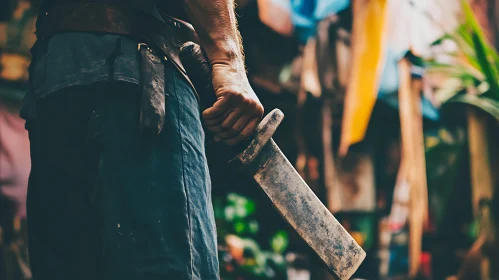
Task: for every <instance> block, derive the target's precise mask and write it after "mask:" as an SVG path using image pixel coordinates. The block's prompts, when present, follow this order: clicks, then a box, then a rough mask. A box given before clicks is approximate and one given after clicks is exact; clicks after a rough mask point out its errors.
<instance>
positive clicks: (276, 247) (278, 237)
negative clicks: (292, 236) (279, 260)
mask: <svg viewBox="0 0 499 280" xmlns="http://www.w3.org/2000/svg"><path fill="white" fill-rule="evenodd" d="M288 245H289V240H288V233H287V232H286V231H284V230H280V231H278V232H277V233H276V234H275V235H274V236H273V237H272V239H271V240H270V247H272V250H273V251H274V252H276V253H279V254H281V253H282V252H284V250H286V248H287V247H288Z"/></svg>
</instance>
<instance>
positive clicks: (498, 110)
mask: <svg viewBox="0 0 499 280" xmlns="http://www.w3.org/2000/svg"><path fill="white" fill-rule="evenodd" d="M446 104H466V105H470V106H473V107H475V108H478V109H479V110H482V111H484V112H486V113H487V114H489V115H490V116H491V117H493V118H494V119H496V120H497V122H499V101H496V100H494V99H491V98H488V97H484V96H482V97H478V96H476V95H473V94H468V93H467V94H460V95H457V96H455V97H453V98H451V99H450V100H449V101H447V102H446Z"/></svg>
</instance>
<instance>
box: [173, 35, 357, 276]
mask: <svg viewBox="0 0 499 280" xmlns="http://www.w3.org/2000/svg"><path fill="white" fill-rule="evenodd" d="M180 60H181V62H182V64H183V66H184V68H185V70H186V72H187V75H188V76H189V79H191V82H192V84H193V85H194V87H195V88H196V91H197V92H198V94H199V97H200V99H201V102H202V103H204V104H205V106H207V107H211V105H213V103H214V102H215V100H216V97H215V94H214V92H213V88H212V84H211V72H210V71H211V66H210V64H209V63H208V61H207V60H206V57H205V55H204V54H203V51H202V49H201V47H200V46H199V45H197V44H195V43H192V42H187V43H185V44H184V45H183V46H182V48H181V49H180ZM283 118H284V114H283V113H282V112H281V111H280V110H279V109H274V110H273V111H272V112H270V113H269V114H268V115H266V116H265V117H264V118H263V120H262V121H261V122H260V124H259V125H258V126H257V128H256V132H255V134H254V135H253V137H252V138H251V139H250V140H249V142H248V143H244V147H239V146H238V147H237V149H239V151H240V152H239V153H238V154H237V155H236V156H235V157H234V158H233V159H232V160H231V163H232V164H234V165H235V166H237V167H238V168H239V169H240V170H242V171H243V172H244V173H245V174H248V175H249V176H251V177H252V178H253V180H254V181H255V182H256V183H257V184H258V185H259V186H260V188H262V190H263V191H264V192H265V194H266V195H267V196H268V197H269V198H270V200H271V202H272V203H273V205H274V206H275V208H277V210H278V212H279V213H280V214H281V215H282V216H283V217H284V219H285V220H286V221H287V222H288V223H289V224H290V225H291V226H292V227H293V228H294V229H295V230H296V232H298V234H299V235H300V236H301V237H302V238H303V239H304V240H305V242H306V243H307V244H308V245H309V246H310V247H311V248H312V250H313V251H314V252H315V253H316V254H317V255H318V256H319V258H320V259H321V260H322V261H323V262H324V263H325V264H326V265H327V267H328V268H329V270H330V272H332V273H333V276H335V277H336V278H338V279H341V280H344V279H350V278H351V277H352V275H353V274H354V273H355V271H356V270H357V269H358V268H359V266H360V264H361V263H362V261H363V260H364V258H365V256H366V253H365V252H364V250H363V249H362V248H361V247H360V246H359V245H358V244H357V243H356V242H355V240H354V239H353V238H352V236H351V235H350V234H349V233H348V232H347V231H346V230H345V229H344V228H343V226H342V225H341V224H340V223H339V222H338V220H336V218H335V217H334V216H333V215H332V214H331V212H330V211H329V210H328V209H327V208H326V206H324V204H322V202H321V201H320V200H319V198H317V196H316V195H315V194H314V192H313V191H312V190H311V189H310V187H309V186H308V185H307V184H306V183H305V181H304V180H303V179H302V178H301V176H300V175H299V174H298V172H297V171H296V170H295V169H294V167H293V165H292V164H291V163H290V162H289V161H288V159H287V158H286V157H285V156H284V154H283V153H282V152H281V150H280V149H279V147H278V146H277V145H276V143H275V142H274V140H273V139H272V135H273V134H274V132H275V130H276V129H277V127H278V126H279V124H280V123H281V121H282V119H283Z"/></svg>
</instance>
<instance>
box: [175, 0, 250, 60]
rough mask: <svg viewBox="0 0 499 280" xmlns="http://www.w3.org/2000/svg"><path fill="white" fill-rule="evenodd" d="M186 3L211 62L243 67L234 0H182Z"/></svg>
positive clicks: (188, 12) (187, 10)
mask: <svg viewBox="0 0 499 280" xmlns="http://www.w3.org/2000/svg"><path fill="white" fill-rule="evenodd" d="M183 3H184V8H185V11H186V13H187V15H188V16H189V18H190V20H191V23H192V24H193V25H194V28H195V29H196V32H197V33H198V36H199V39H200V41H201V45H202V47H203V48H204V50H205V52H206V54H207V56H208V60H209V61H210V63H211V64H212V65H214V64H229V65H231V66H233V67H236V68H241V67H242V69H244V62H243V61H244V58H243V50H242V46H241V39H240V35H239V31H238V30H237V21H236V15H235V11H234V0H183ZM238 70H241V69H238Z"/></svg>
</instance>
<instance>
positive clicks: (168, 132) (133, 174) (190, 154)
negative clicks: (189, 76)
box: [27, 65, 218, 280]
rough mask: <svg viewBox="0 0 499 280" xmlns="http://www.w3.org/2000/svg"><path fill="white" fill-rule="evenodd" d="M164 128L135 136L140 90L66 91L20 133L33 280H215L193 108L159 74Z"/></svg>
mask: <svg viewBox="0 0 499 280" xmlns="http://www.w3.org/2000/svg"><path fill="white" fill-rule="evenodd" d="M165 76H166V86H165V93H166V98H167V109H166V111H167V112H166V115H167V120H166V124H165V127H164V128H163V130H162V132H161V133H160V134H159V135H158V136H151V135H146V134H143V133H142V131H141V130H140V126H139V123H140V122H139V119H140V94H139V92H140V90H139V88H138V86H136V85H133V84H128V83H124V82H123V83H111V82H102V83H95V84H93V85H90V86H77V87H69V88H66V89H64V90H62V91H59V92H56V93H54V94H52V95H49V96H48V97H46V98H43V99H40V100H38V101H37V107H36V109H37V118H36V120H34V121H30V122H28V124H27V127H28V129H29V134H30V140H31V157H32V171H31V175H30V180H29V187H28V222H29V236H30V244H29V245H30V258H31V264H32V271H33V277H34V278H33V279H34V280H45V279H47V280H59V279H60V280H79V279H81V280H93V279H99V280H100V279H105V280H113V279H120V280H121V279H130V280H132V279H133V280H138V279H141V280H155V279H158V280H159V279H161V280H164V279H174V280H177V279H178V280H182V279H203V280H205V279H208V280H209V279H218V260H217V251H216V231H215V223H214V216H213V209H212V204H211V185H210V178H209V173H208V168H207V164H206V158H205V152H204V134H203V131H202V126H201V121H200V113H199V109H198V103H197V100H196V97H195V95H194V93H193V91H192V90H191V89H190V88H189V86H188V84H187V83H186V82H185V81H184V80H183V79H182V78H181V76H180V74H179V73H177V71H176V70H174V69H173V68H172V66H171V65H167V66H166V70H165Z"/></svg>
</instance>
